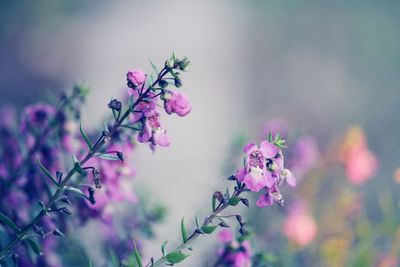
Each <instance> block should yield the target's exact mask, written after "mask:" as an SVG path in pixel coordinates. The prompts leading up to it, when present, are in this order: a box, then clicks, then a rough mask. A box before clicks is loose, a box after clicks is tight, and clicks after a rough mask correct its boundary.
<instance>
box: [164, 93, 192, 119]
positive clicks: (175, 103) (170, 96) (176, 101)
mask: <svg viewBox="0 0 400 267" xmlns="http://www.w3.org/2000/svg"><path fill="white" fill-rule="evenodd" d="M164 108H165V112H167V113H168V114H171V113H176V114H177V115H179V116H181V117H183V116H186V115H187V114H189V112H190V110H191V109H192V107H191V105H190V102H189V99H188V98H187V96H186V95H185V94H183V93H180V92H175V91H168V92H167V93H166V94H165V96H164Z"/></svg>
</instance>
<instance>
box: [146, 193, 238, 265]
mask: <svg viewBox="0 0 400 267" xmlns="http://www.w3.org/2000/svg"><path fill="white" fill-rule="evenodd" d="M243 191H244V187H241V188H240V187H236V188H235V192H234V193H233V195H232V196H236V197H238V196H239V195H240V194H241V193H242V192H243ZM229 206H230V205H229V203H228V202H224V203H223V202H220V203H219V205H218V206H217V207H216V208H215V211H214V212H213V213H211V215H210V216H208V217H206V219H205V221H204V223H203V224H202V225H201V226H200V227H199V228H202V227H204V226H208V225H209V224H210V223H212V221H213V220H214V219H215V218H216V217H217V216H218V215H219V214H220V213H221V212H222V211H224V210H225V209H226V208H228V207H229ZM196 230H197V229H196ZM196 230H195V231H193V233H192V234H191V235H190V236H189V237H188V239H187V241H186V242H185V243H183V242H182V243H181V244H180V245H178V246H177V247H176V248H175V249H174V250H172V251H171V252H169V253H174V252H177V253H179V252H181V251H182V250H183V249H185V248H187V246H188V245H189V244H190V243H192V242H193V241H195V240H196V239H197V238H198V237H199V236H200V235H201V233H200V232H198V231H196ZM163 263H166V258H165V256H162V257H161V258H159V259H158V260H157V261H155V262H154V263H149V264H147V266H150V267H156V266H160V265H161V264H163Z"/></svg>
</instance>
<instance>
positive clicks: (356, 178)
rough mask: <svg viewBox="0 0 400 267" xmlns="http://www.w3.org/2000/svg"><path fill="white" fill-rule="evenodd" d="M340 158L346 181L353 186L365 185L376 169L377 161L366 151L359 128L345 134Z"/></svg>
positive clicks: (351, 129) (362, 134)
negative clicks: (343, 165) (344, 169)
mask: <svg viewBox="0 0 400 267" xmlns="http://www.w3.org/2000/svg"><path fill="white" fill-rule="evenodd" d="M340 157H341V160H342V161H343V162H344V164H345V168H346V175H347V179H348V180H349V182H350V183H352V184H354V185H361V184H363V183H365V182H366V181H367V180H368V179H370V178H371V177H372V176H374V175H375V173H376V171H377V169H378V160H377V158H376V156H375V155H374V154H373V153H372V152H371V151H370V150H369V149H368V144H367V140H366V136H365V134H364V131H363V130H362V129H361V128H359V127H352V128H350V129H349V130H348V132H347V133H346V136H345V138H344V140H343V142H342V145H341V150H340Z"/></svg>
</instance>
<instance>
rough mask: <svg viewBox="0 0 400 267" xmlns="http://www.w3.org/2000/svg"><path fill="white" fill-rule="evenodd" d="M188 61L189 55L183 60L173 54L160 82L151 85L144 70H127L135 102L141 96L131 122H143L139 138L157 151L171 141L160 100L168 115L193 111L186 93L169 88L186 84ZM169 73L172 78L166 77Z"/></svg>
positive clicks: (184, 114) (179, 114) (161, 73)
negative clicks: (157, 148)
mask: <svg viewBox="0 0 400 267" xmlns="http://www.w3.org/2000/svg"><path fill="white" fill-rule="evenodd" d="M188 64H189V61H188V60H187V58H184V59H182V60H179V59H177V58H175V56H173V57H172V59H171V60H168V61H167V62H166V63H165V67H164V69H163V70H162V71H161V72H160V74H159V75H161V76H162V77H161V78H160V77H158V78H159V79H158V82H157V83H151V84H146V81H147V75H146V74H145V73H144V72H143V71H141V70H137V69H133V70H130V71H129V72H128V73H127V82H128V86H129V92H128V93H129V97H130V99H131V101H133V100H137V99H141V101H140V103H138V104H137V106H136V107H135V108H134V109H133V110H132V116H131V117H130V118H129V120H130V122H131V124H134V125H135V124H138V123H140V124H141V125H140V131H139V134H138V136H137V140H138V141H139V142H140V143H149V145H150V148H151V149H152V150H153V151H154V150H155V148H156V146H157V145H159V146H162V147H166V146H169V144H170V141H169V138H168V135H167V131H166V130H165V129H164V128H163V127H162V125H161V122H160V115H161V114H160V110H159V104H158V101H159V100H161V101H162V102H163V106H164V109H165V112H166V113H167V114H172V113H175V114H177V115H178V116H181V117H183V116H186V115H187V114H189V112H190V111H191V105H190V102H189V100H188V98H187V96H186V95H185V94H184V93H182V92H176V91H173V90H168V89H167V88H168V86H169V85H171V83H172V85H174V86H176V87H181V86H182V81H181V78H180V73H179V70H181V71H184V70H185V69H186V67H187V66H188ZM166 75H169V76H171V77H165V76H166ZM110 104H111V103H110Z"/></svg>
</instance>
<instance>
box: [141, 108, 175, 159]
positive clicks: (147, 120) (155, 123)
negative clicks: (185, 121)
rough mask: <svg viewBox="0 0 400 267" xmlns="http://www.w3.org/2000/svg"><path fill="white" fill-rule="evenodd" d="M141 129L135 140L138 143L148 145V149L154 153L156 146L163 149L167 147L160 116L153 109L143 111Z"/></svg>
mask: <svg viewBox="0 0 400 267" xmlns="http://www.w3.org/2000/svg"><path fill="white" fill-rule="evenodd" d="M143 115H144V118H143V120H144V122H143V128H142V130H141V131H140V133H139V134H138V137H137V140H138V141H139V142H140V143H147V142H149V143H150V148H151V149H152V150H153V151H154V149H155V146H156V145H160V146H163V147H167V146H169V144H170V142H169V139H168V135H167V131H166V130H165V129H163V128H162V127H161V124H160V120H159V118H160V114H159V113H158V112H157V111H156V110H155V109H152V108H151V109H146V110H144V111H143Z"/></svg>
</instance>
